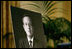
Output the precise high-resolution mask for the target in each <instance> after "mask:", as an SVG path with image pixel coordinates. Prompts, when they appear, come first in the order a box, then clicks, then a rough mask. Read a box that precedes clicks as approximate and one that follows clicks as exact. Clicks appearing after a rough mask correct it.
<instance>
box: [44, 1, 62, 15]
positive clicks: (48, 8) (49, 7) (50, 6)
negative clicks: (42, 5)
mask: <svg viewBox="0 0 72 49" xmlns="http://www.w3.org/2000/svg"><path fill="white" fill-rule="evenodd" d="M57 3H61V2H55V3H52V4H51V5H49V6H48V7H47V9H46V11H45V13H44V14H47V13H46V12H47V11H49V10H50V9H51V8H52V7H53V6H54V5H55V4H57Z"/></svg>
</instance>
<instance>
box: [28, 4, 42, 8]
mask: <svg viewBox="0 0 72 49" xmlns="http://www.w3.org/2000/svg"><path fill="white" fill-rule="evenodd" d="M27 5H32V6H35V7H37V8H41V7H40V6H38V5H37V4H27Z"/></svg>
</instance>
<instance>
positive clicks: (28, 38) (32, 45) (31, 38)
mask: <svg viewBox="0 0 72 49" xmlns="http://www.w3.org/2000/svg"><path fill="white" fill-rule="evenodd" d="M27 39H28V43H29V45H30V41H32V47H33V39H34V37H32V38H31V39H30V38H29V37H27Z"/></svg>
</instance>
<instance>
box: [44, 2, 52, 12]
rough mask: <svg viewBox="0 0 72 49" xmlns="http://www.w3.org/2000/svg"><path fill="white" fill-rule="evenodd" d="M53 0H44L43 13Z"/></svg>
mask: <svg viewBox="0 0 72 49" xmlns="http://www.w3.org/2000/svg"><path fill="white" fill-rule="evenodd" d="M52 2H53V1H50V2H49V1H46V3H45V5H44V10H43V13H45V12H46V11H47V8H48V7H49V5H50V4H51V3H52Z"/></svg>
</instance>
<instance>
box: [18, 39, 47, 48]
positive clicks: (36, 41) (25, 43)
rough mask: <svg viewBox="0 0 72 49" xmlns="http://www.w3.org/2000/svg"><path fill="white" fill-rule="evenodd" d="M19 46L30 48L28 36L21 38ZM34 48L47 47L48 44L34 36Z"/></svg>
mask: <svg viewBox="0 0 72 49" xmlns="http://www.w3.org/2000/svg"><path fill="white" fill-rule="evenodd" d="M18 48H29V44H28V40H27V38H25V39H23V38H22V39H20V40H19V44H18ZM33 48H46V45H45V44H44V43H43V42H42V41H41V40H39V39H36V38H34V40H33Z"/></svg>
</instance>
